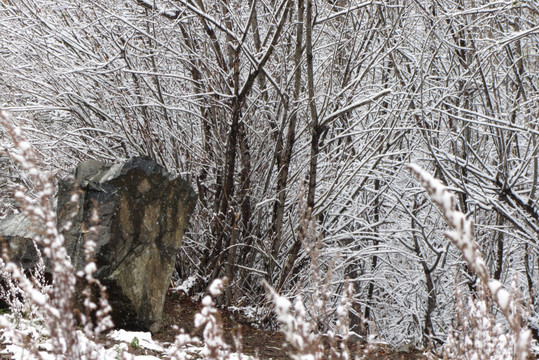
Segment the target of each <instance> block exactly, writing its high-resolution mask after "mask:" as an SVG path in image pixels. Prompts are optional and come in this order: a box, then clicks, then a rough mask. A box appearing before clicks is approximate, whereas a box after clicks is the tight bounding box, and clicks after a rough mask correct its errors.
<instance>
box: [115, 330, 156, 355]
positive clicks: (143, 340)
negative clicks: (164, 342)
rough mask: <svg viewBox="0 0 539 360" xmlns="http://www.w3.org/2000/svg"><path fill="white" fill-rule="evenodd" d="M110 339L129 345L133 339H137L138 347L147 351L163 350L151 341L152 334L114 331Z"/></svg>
mask: <svg viewBox="0 0 539 360" xmlns="http://www.w3.org/2000/svg"><path fill="white" fill-rule="evenodd" d="M109 337H110V338H111V339H114V340H116V341H122V342H126V343H128V344H130V343H131V342H132V341H133V339H135V338H137V339H138V343H139V346H140V347H142V348H145V349H148V350H153V351H158V352H163V351H164V348H163V347H162V346H161V345H159V344H158V343H156V342H154V341H153V340H152V334H151V333H149V332H142V331H126V330H123V329H120V330H114V331H112V332H111V333H110V334H109Z"/></svg>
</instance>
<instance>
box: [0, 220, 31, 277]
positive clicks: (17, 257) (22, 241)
mask: <svg viewBox="0 0 539 360" xmlns="http://www.w3.org/2000/svg"><path fill="white" fill-rule="evenodd" d="M39 232H40V229H36V228H35V225H34V224H33V223H32V222H31V221H30V219H29V218H28V217H26V216H25V215H23V214H16V215H11V216H8V217H6V218H4V219H1V220H0V237H1V238H2V240H3V241H5V245H6V250H7V255H8V257H9V259H10V260H11V261H13V262H14V263H16V264H17V265H19V266H20V267H21V268H22V269H24V270H29V269H32V268H34V267H35V266H36V265H37V263H38V261H39V255H38V252H37V248H36V247H37V245H36V243H35V241H34V239H35V237H36V236H37V233H39Z"/></svg>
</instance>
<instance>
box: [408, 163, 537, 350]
mask: <svg viewBox="0 0 539 360" xmlns="http://www.w3.org/2000/svg"><path fill="white" fill-rule="evenodd" d="M408 167H409V169H410V170H411V171H412V173H413V174H414V175H416V176H417V177H418V178H419V180H420V181H421V185H422V186H423V187H424V188H425V190H426V191H427V193H428V194H429V196H430V198H431V200H432V201H433V202H434V203H435V204H436V205H437V206H438V207H439V208H440V210H441V211H442V214H443V216H444V218H445V220H446V221H447V223H448V224H449V226H451V228H452V230H449V231H447V232H446V233H445V235H446V236H447V238H448V239H449V240H451V242H452V243H453V244H454V245H455V246H456V247H457V249H459V250H460V251H461V253H462V257H463V258H464V261H465V262H466V264H467V265H468V268H469V269H470V270H472V271H473V272H474V273H475V274H476V275H477V277H478V279H479V281H480V286H479V287H480V288H481V287H482V288H483V289H488V291H489V294H490V298H491V299H492V300H493V301H494V302H495V303H496V304H497V305H498V308H499V309H500V311H501V312H502V313H503V315H504V316H505V319H506V320H507V323H508V324H509V329H510V334H509V337H507V336H506V335H505V334H504V333H503V332H502V331H501V329H500V327H499V325H497V324H495V322H494V321H493V319H492V316H491V315H490V313H489V311H488V309H487V306H488V302H487V297H488V295H486V296H479V297H478V299H477V300H473V299H472V300H471V301H470V306H469V309H470V312H469V313H467V314H468V315H466V314H465V310H464V306H463V305H462V303H461V304H460V306H457V314H458V316H457V320H458V322H459V326H460V329H461V330H462V331H463V332H465V333H464V336H461V335H462V334H460V335H458V336H453V335H454V332H453V333H451V334H450V337H449V340H448V342H447V343H446V346H445V352H444V358H447V359H460V358H462V359H464V358H465V359H509V358H514V359H520V360H525V359H526V358H527V357H528V354H529V350H530V342H531V331H530V330H529V329H528V328H527V326H526V325H525V324H524V318H525V317H524V309H523V306H522V303H521V301H520V296H519V294H518V293H517V291H516V290H513V291H512V292H509V291H508V290H506V289H505V288H504V287H503V285H502V283H500V282H499V281H498V280H495V279H492V278H491V277H490V274H489V273H488V270H487V267H486V264H485V260H484V259H483V256H482V254H481V251H480V250H479V246H478V244H477V242H476V241H475V239H474V233H473V230H474V226H473V221H472V220H470V219H467V218H466V215H465V214H463V213H462V212H460V211H458V210H457V209H456V206H455V199H454V197H453V195H451V193H450V192H449V191H448V190H447V188H446V187H445V186H444V185H443V184H442V183H441V182H440V181H438V180H437V179H435V178H434V177H433V176H432V175H430V174H429V173H428V172H426V171H424V170H423V169H422V168H421V167H419V166H418V165H415V164H410V165H409V166H408ZM483 289H481V290H483ZM513 289H516V286H513ZM457 295H458V294H457ZM466 331H469V332H470V333H466ZM470 334H471V335H472V336H470ZM508 349H509V352H508V351H507V350H508ZM447 354H449V355H447ZM474 354H475V355H474ZM485 356H486V357H485Z"/></svg>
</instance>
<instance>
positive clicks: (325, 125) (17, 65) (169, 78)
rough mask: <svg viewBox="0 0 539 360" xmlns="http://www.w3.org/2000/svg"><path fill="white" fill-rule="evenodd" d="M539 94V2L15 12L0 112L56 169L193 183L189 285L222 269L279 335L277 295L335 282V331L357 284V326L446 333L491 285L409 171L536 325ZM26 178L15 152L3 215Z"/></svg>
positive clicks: (138, 2) (113, 3) (338, 0)
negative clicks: (83, 164)
mask: <svg viewBox="0 0 539 360" xmlns="http://www.w3.org/2000/svg"><path fill="white" fill-rule="evenodd" d="M538 87H539V5H538V4H537V2H536V1H534V0H524V1H487V0H453V1H450V0H429V1H419V0H417V1H413V0H410V1H407V0H406V1H403V0H392V1H390V0H388V1H359V0H356V1H352V0H334V1H331V0H294V1H292V0H244V1H240V0H215V1H213V0H207V1H206V0H170V1H167V0H124V1H117V0H98V1H89V0H3V1H0V106H1V107H2V108H3V109H4V110H8V111H9V112H10V113H11V114H12V116H13V119H14V121H15V122H16V123H20V124H22V128H23V130H24V133H25V136H26V137H28V139H29V141H30V143H31V144H32V145H33V146H34V147H35V149H36V151H37V152H38V153H39V155H40V157H41V158H42V159H43V166H44V167H45V168H46V169H47V170H48V171H49V172H51V173H53V174H54V175H57V176H65V175H67V174H68V173H69V172H70V171H71V169H72V168H74V167H75V166H76V165H77V164H78V163H79V162H80V161H82V160H85V159H89V158H92V159H99V160H106V161H111V162H113V161H118V160H122V159H125V158H129V157H131V156H135V155H147V156H150V157H152V158H154V159H155V160H157V161H158V162H159V163H161V164H162V165H163V166H165V167H166V168H167V170H168V171H170V172H172V173H176V174H180V175H182V176H183V177H184V178H186V179H187V180H188V181H189V182H190V183H191V185H192V186H193V188H195V190H196V191H197V193H198V204H197V208H196V210H195V214H194V216H193V217H192V219H191V225H190V229H189V233H188V234H187V235H186V237H185V238H184V246H183V250H182V252H181V253H179V254H178V263H177V274H176V276H177V279H178V281H182V280H186V279H188V278H190V279H191V281H193V282H194V283H195V285H194V286H193V287H192V289H191V291H192V292H193V294H194V293H197V292H200V291H202V290H204V289H205V288H206V287H207V285H208V284H209V283H211V282H212V281H213V280H214V279H217V278H221V277H224V276H226V277H227V278H228V279H229V280H228V281H229V286H228V287H226V289H225V296H224V300H223V303H224V305H228V306H234V307H237V308H244V309H248V310H250V311H251V314H252V315H253V316H254V317H255V318H256V319H257V321H259V322H260V323H262V324H265V325H266V326H273V325H274V324H273V322H272V319H273V317H272V306H271V304H270V302H269V300H268V298H267V292H266V290H265V288H264V286H263V285H262V283H261V280H263V279H264V280H266V281H267V282H268V283H269V284H271V285H272V286H273V287H274V288H275V289H276V291H277V292H278V293H280V294H281V295H283V296H286V297H288V298H294V297H295V296H297V295H298V294H301V295H302V296H303V297H304V298H305V299H307V300H308V299H309V298H310V297H312V296H314V295H315V294H316V293H317V292H318V291H319V290H320V284H321V283H324V284H326V285H325V287H326V289H328V293H327V294H326V295H324V296H326V297H327V305H328V306H327V308H328V313H329V314H330V315H331V316H334V315H335V314H334V312H335V311H336V309H337V307H338V305H339V303H340V301H341V294H342V293H343V292H344V291H345V288H346V284H347V283H348V282H350V283H352V284H353V285H354V292H353V294H352V298H351V300H352V304H351V311H350V316H351V326H352V329H353V330H355V331H356V332H358V333H362V334H366V333H376V334H378V335H379V336H380V337H381V338H382V339H384V340H386V341H388V342H390V343H393V344H398V343H401V342H403V341H413V342H426V340H427V336H428V335H429V334H432V336H433V339H434V342H436V341H438V340H439V341H440V342H441V341H444V340H445V339H446V336H447V334H448V331H449V326H450V325H451V323H452V320H453V319H454V314H455V293H456V290H457V289H459V291H461V292H463V293H464V294H467V293H469V292H470V291H474V289H475V284H476V281H477V278H476V275H474V274H473V273H472V272H471V271H469V270H468V268H467V266H466V265H465V262H464V261H463V260H462V256H461V254H460V252H459V251H458V249H456V248H455V247H454V246H453V245H452V244H451V242H450V241H449V240H447V239H446V237H445V235H444V231H445V230H446V229H447V225H445V222H444V218H443V216H442V214H441V212H440V211H439V210H438V208H437V207H436V206H435V205H433V203H432V202H431V201H430V200H429V198H428V196H427V195H426V194H425V192H424V190H423V189H422V188H421V187H420V185H419V183H418V181H417V179H416V178H415V177H414V176H412V175H411V174H410V172H409V171H408V169H407V168H406V166H407V164H409V163H410V162H413V163H417V164H419V165H421V166H422V167H423V168H424V169H427V170H428V171H429V172H430V173H432V174H433V175H434V177H436V178H438V179H440V180H441V181H442V182H443V183H444V184H445V185H447V186H448V187H449V189H450V190H451V191H452V192H453V194H454V195H455V197H456V199H457V204H456V205H457V208H458V209H459V210H460V211H462V212H463V213H465V214H466V215H467V216H468V218H469V219H472V220H473V221H474V223H475V237H476V241H477V242H478V244H479V246H480V248H481V253H482V255H483V257H484V258H485V260H486V264H487V267H488V270H489V272H490V274H491V276H492V278H494V279H497V280H500V281H501V282H502V283H504V284H506V285H508V286H510V284H511V282H512V281H513V280H515V281H516V285H517V288H518V289H519V290H520V291H521V292H522V294H523V297H524V300H525V302H527V303H529V304H530V306H531V313H530V319H529V320H530V326H531V328H532V329H533V328H539V325H536V324H535V313H534V312H533V310H534V309H535V307H536V306H537V301H538V300H537V297H538V296H539V293H538V292H539V276H538V271H539V248H538V241H539V204H538V200H537V199H538V189H537V188H538V186H539V185H538V180H539V174H538V172H539V169H538V168H539V152H538V151H539V150H538V149H539V89H538ZM0 131H4V130H0ZM0 134H2V140H1V141H2V146H3V147H4V148H5V152H6V153H10V152H13V151H15V150H14V145H13V144H12V143H11V142H9V140H8V138H7V136H4V133H3V132H0ZM13 183H22V184H25V185H27V186H28V187H29V188H30V189H31V188H32V182H31V179H30V178H28V177H27V176H26V175H25V174H24V173H22V172H20V170H19V169H18V168H17V167H16V166H14V164H13V163H12V162H11V161H10V160H9V159H8V158H6V157H3V158H2V171H1V173H0V186H1V188H0V196H1V197H2V199H1V200H2V203H1V205H0V207H1V208H0V213H1V215H7V214H9V213H12V212H13V211H15V210H16V209H17V206H18V205H16V204H15V202H14V201H13V200H12V196H11V192H10V191H9V188H10V186H11V185H12V184H13ZM305 209H307V210H305ZM306 213H307V215H306ZM310 216H312V218H313V219H315V220H316V221H315V223H316V232H315V231H314V230H313V229H312V227H313V226H311V227H308V226H307V227H305V226H303V227H302V225H301V223H302V219H303V221H305V218H309V217H310ZM302 229H307V230H309V229H311V230H309V231H312V232H313V233H312V234H311V235H309V236H307V235H308V234H305V231H303V230H302ZM313 234H314V235H313ZM305 239H310V240H308V241H305ZM313 239H318V240H319V241H318V242H315V241H314V240H313ZM309 244H310V245H309ZM313 251H315V252H316V256H315V259H316V262H315V263H314V266H313V256H312V253H313ZM362 319H364V320H362ZM319 325H320V326H331V324H319Z"/></svg>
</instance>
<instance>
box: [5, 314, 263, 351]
mask: <svg viewBox="0 0 539 360" xmlns="http://www.w3.org/2000/svg"><path fill="white" fill-rule="evenodd" d="M0 320H1V321H0V323H1V324H3V325H6V321H7V322H9V323H10V324H11V329H14V328H15V327H16V328H17V331H20V332H22V333H24V334H25V335H27V336H28V337H29V338H30V339H32V341H33V342H34V343H36V342H39V343H38V344H36V345H37V346H38V350H39V354H40V355H41V358H42V359H43V360H54V359H55V357H54V355H52V354H51V353H50V351H51V350H52V349H51V343H50V340H49V339H48V336H47V334H46V333H45V330H44V328H43V325H42V323H41V322H36V321H29V320H26V319H19V321H18V325H17V326H16V325H15V320H14V318H13V317H12V316H10V315H1V316H0ZM11 329H5V328H4V329H2V328H0V343H2V344H4V345H5V348H4V349H3V350H2V351H0V354H8V355H11V359H13V360H31V359H35V356H33V355H31V354H30V353H29V351H28V350H26V349H25V348H23V347H21V346H20V345H19V344H18V343H17V342H16V340H14V339H15V333H14V331H13V330H11ZM77 335H78V337H79V342H80V344H81V345H82V346H88V347H93V348H95V347H101V348H100V350H99V352H98V357H99V360H117V359H121V357H120V353H122V351H123V352H124V354H123V355H124V356H123V359H124V360H159V359H161V357H159V356H160V355H164V356H166V355H167V354H170V352H169V350H170V349H168V348H166V347H165V346H164V344H160V343H158V342H157V341H154V340H153V339H152V335H151V333H149V332H142V331H126V330H122V329H121V330H113V331H112V332H110V333H109V334H108V337H109V338H110V339H112V340H113V341H114V342H116V343H117V344H115V345H113V346H111V347H109V348H104V347H102V346H100V345H99V344H93V343H92V341H91V340H89V339H87V338H86V337H85V336H84V334H83V332H82V331H77ZM92 345H93V346H92ZM128 345H131V347H137V348H142V349H146V350H150V351H152V352H155V355H134V354H130V353H129V352H128V351H129V346H128ZM203 350H204V347H200V346H194V345H187V346H185V347H184V348H183V349H182V353H183V354H182V355H183V358H185V359H195V358H199V354H200V353H202V352H203ZM176 354H177V353H176ZM81 360H82V359H81ZM230 360H255V358H254V357H251V356H246V355H242V356H241V359H240V357H239V356H238V354H232V355H231V357H230Z"/></svg>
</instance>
